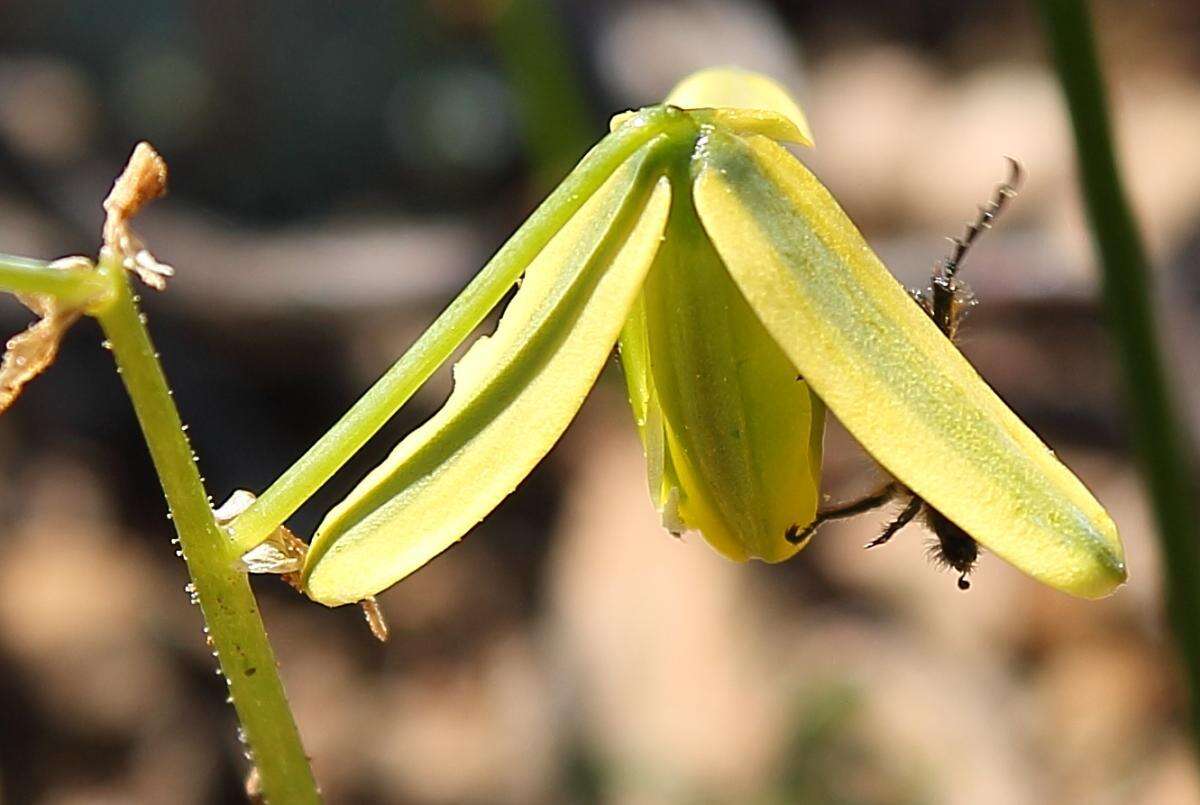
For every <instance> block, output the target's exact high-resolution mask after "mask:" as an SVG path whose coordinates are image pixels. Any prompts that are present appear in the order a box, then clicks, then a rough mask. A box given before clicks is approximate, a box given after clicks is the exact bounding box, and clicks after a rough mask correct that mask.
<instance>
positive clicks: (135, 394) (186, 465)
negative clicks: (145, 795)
mask: <svg viewBox="0 0 1200 805" xmlns="http://www.w3.org/2000/svg"><path fill="white" fill-rule="evenodd" d="M98 272H99V274H100V275H101V276H103V277H104V278H105V280H106V281H107V282H108V283H109V286H110V289H111V295H110V297H109V299H108V300H107V301H106V303H105V304H104V305H103V306H102V307H101V308H99V309H98V310H96V311H94V313H93V315H95V316H96V318H97V319H98V320H99V322H100V326H101V327H102V328H103V329H104V333H105V336H106V337H107V338H108V343H109V344H110V345H111V348H112V351H113V354H114V355H115V357H116V361H117V371H118V372H119V373H120V374H121V379H122V380H123V381H124V383H125V389H126V391H127V392H128V393H129V398H130V400H131V401H132V402H133V408H134V411H135V412H136V413H137V418H138V422H139V423H140V424H141V427H142V433H143V435H144V436H145V439H146V444H147V446H148V447H149V448H150V456H151V458H152V459H153V460H154V467H155V469H156V470H157V472H158V477H159V479H160V481H161V482H162V487H163V492H165V493H166V498H167V504H168V506H169V508H170V511H171V517H172V518H173V519H174V521H175V530H176V531H177V532H178V534H179V544H180V547H181V548H182V550H183V555H184V559H185V561H186V562H187V567H188V572H189V573H190V574H191V578H192V582H191V585H190V586H189V589H190V590H191V591H192V594H193V600H194V601H196V602H198V603H199V604H200V609H201V612H202V613H203V614H204V620H205V623H206V624H207V630H208V637H209V640H210V642H211V644H212V647H213V649H214V652H215V653H216V655H217V660H218V662H219V663H220V667H221V672H222V673H223V674H224V675H225V679H226V681H227V683H228V684H229V690H230V694H231V696H232V699H233V706H234V708H235V709H236V710H237V714H238V718H239V719H240V720H241V724H242V738H243V741H244V742H245V744H246V747H247V749H249V751H250V752H251V757H252V760H253V762H254V764H255V766H256V767H257V769H258V774H259V779H260V781H261V784H262V790H263V793H264V795H265V796H266V798H267V800H268V801H269V802H276V803H288V805H291V803H312V802H319V801H320V796H319V794H318V792H317V787H316V782H315V781H314V779H313V775H312V771H311V770H310V768H309V765H308V758H307V757H306V756H305V754H304V748H303V746H302V745H301V743H300V735H299V733H298V732H297V730H296V724H295V721H294V720H293V718H292V713H291V710H289V709H288V704H287V699H286V698H285V696H284V692H283V684H282V682H281V681H280V679H279V673H278V670H277V668H276V665H275V656H274V654H273V653H272V651H271V645H270V643H268V642H267V635H266V632H265V631H264V629H263V624H262V619H261V618H260V616H259V613H258V606H257V604H256V603H255V600H254V594H253V593H252V592H251V590H250V584H249V581H248V580H247V578H246V574H245V573H244V572H243V571H242V570H241V569H240V568H239V566H238V562H237V560H238V554H237V553H236V552H235V551H233V550H232V547H231V546H230V544H229V541H228V539H227V538H226V536H225V534H224V533H223V532H222V531H221V529H220V527H219V526H218V525H217V523H216V520H215V519H214V518H213V513H212V509H211V507H210V505H209V500H208V496H207V494H206V493H205V491H204V484H203V482H202V480H201V478H200V473H199V471H198V469H197V467H196V462H195V459H194V457H193V454H192V449H191V446H190V445H189V443H188V440H187V436H186V435H185V434H184V432H183V426H182V423H181V422H180V419H179V413H178V411H177V410H176V408H175V403H174V401H173V400H172V399H171V392H170V391H169V390H168V388H167V380H166V377H165V376H164V375H163V372H162V367H161V366H160V364H159V362H158V358H157V353H156V352H155V351H154V345H153V344H152V343H151V341H150V336H149V334H148V333H147V332H146V327H145V325H144V324H143V321H142V317H141V314H140V313H139V312H138V308H137V304H136V301H135V299H134V298H133V297H132V295H131V292H130V288H129V282H128V280H127V279H126V277H125V271H124V269H123V268H121V267H120V265H118V264H117V263H116V261H115V260H113V259H112V258H111V257H108V256H106V257H105V258H104V259H103V260H102V261H101V264H100V266H99V269H98ZM182 728H183V727H182V726H181V729H182Z"/></svg>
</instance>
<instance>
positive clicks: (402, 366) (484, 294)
mask: <svg viewBox="0 0 1200 805" xmlns="http://www.w3.org/2000/svg"><path fill="white" fill-rule="evenodd" d="M672 120H682V115H680V114H679V112H678V110H672V109H670V108H668V107H656V108H653V109H647V110H645V111H644V112H643V114H642V115H641V121H640V123H638V124H637V125H634V124H627V125H625V126H623V127H622V128H621V129H619V130H618V131H616V132H614V133H613V134H610V135H609V136H608V137H606V138H605V139H604V140H602V141H601V142H600V144H599V145H597V146H596V147H595V148H593V149H592V150H591V151H590V152H589V153H588V155H587V156H585V157H584V158H583V160H582V161H581V162H580V163H579V165H578V166H577V167H576V168H575V170H574V171H572V172H571V174H570V175H569V176H568V177H567V178H566V179H565V180H563V182H562V184H560V185H559V186H558V188H557V189H556V190H555V191H554V192H553V193H551V194H550V196H549V197H548V198H547V199H546V200H545V201H544V202H542V204H541V206H539V207H538V209H537V210H536V211H535V212H534V213H533V215H531V216H530V217H529V219H528V220H527V221H526V222H525V223H524V224H523V225H522V226H521V228H520V229H518V230H517V232H516V234H514V235H513V236H512V238H511V239H509V241H508V242H507V243H505V244H504V246H503V247H502V248H501V249H500V251H499V252H497V253H496V255H495V256H494V257H493V258H492V259H491V260H490V261H489V262H488V264H487V265H486V266H484V267H483V269H482V270H481V271H480V272H479V273H478V274H477V275H476V276H475V278H474V279H473V280H471V282H470V284H469V285H467V287H466V288H465V289H464V290H463V292H462V293H461V294H460V295H459V296H458V298H456V299H455V300H454V301H453V302H451V303H450V306H449V307H447V308H446V309H445V310H444V311H443V312H442V314H441V315H440V316H438V318H437V319H436V320H435V321H434V322H433V324H431V325H430V326H429V329H427V330H426V331H425V332H424V333H423V334H422V335H421V337H420V338H419V339H417V341H416V343H414V344H413V345H412V346H411V347H410V348H409V349H408V351H407V352H405V353H404V355H403V356H402V357H401V358H400V360H398V361H397V362H396V363H395V364H394V365H393V366H392V368H391V369H389V370H388V371H387V373H386V374H384V375H383V377H381V378H380V379H379V380H378V381H376V383H375V385H374V386H372V387H371V388H370V389H369V390H368V391H367V392H366V393H365V394H364V395H363V396H362V397H360V398H359V400H358V402H356V403H355V404H354V406H353V407H351V408H350V410H349V411H347V412H346V413H345V414H344V415H343V416H342V418H341V419H340V420H338V422H337V423H336V424H335V425H334V426H333V427H332V428H330V430H329V432H328V433H326V434H325V435H324V436H322V437H321V438H320V439H319V440H318V441H317V442H316V444H314V445H313V446H312V447H310V448H309V450H308V452H307V453H305V454H304V455H303V456H301V457H300V459H299V460H298V461H296V463H295V464H293V465H292V466H291V467H290V468H289V469H288V470H287V471H286V472H284V473H283V475H281V476H279V478H278V480H276V481H275V483H273V484H271V486H270V487H269V488H268V489H267V490H266V491H265V492H263V494H262V495H261V496H260V497H259V498H258V500H257V501H255V503H254V504H253V505H252V506H251V507H250V508H249V509H247V510H246V511H245V512H244V513H243V514H242V515H241V516H240V517H238V518H237V519H236V520H235V521H234V522H233V524H232V525H231V526H230V527H229V531H230V537H231V539H232V540H233V543H234V544H235V545H236V546H237V550H238V551H241V552H245V551H248V550H250V549H251V548H253V547H254V546H255V545H258V544H259V543H260V542H262V541H263V540H264V539H266V538H267V537H268V536H270V534H271V533H272V532H273V531H274V530H275V529H276V528H278V527H279V526H280V525H281V524H282V523H283V522H284V521H285V520H286V519H287V518H288V517H290V516H291V515H292V514H293V513H294V512H295V511H296V510H297V509H298V508H300V506H302V505H303V504H304V502H305V501H306V500H308V499H309V498H310V497H312V495H313V493H314V492H316V491H317V490H318V489H319V488H320V487H321V486H322V485H323V484H324V483H325V482H326V481H328V480H329V479H330V478H331V477H332V476H333V474H334V473H335V472H337V471H338V470H339V469H340V468H341V467H342V465H344V464H345V463H346V462H347V461H348V460H349V459H350V457H351V456H353V455H354V454H355V453H356V452H358V450H359V449H361V448H362V446H363V445H364V444H366V442H367V440H368V439H370V438H371V437H372V436H374V435H375V433H377V432H378V431H379V429H380V428H382V427H383V426H384V425H385V424H386V423H387V421H388V420H389V419H391V418H392V416H393V415H394V414H395V413H396V411H398V410H400V406H402V405H404V403H405V402H407V401H408V399H409V397H411V396H412V395H413V393H414V392H415V391H416V390H417V389H418V388H420V387H421V384H422V383H424V382H425V381H426V380H428V379H429V376H430V375H432V374H433V373H434V372H435V371H437V369H438V367H440V366H441V365H442V364H443V363H445V362H446V360H447V359H448V358H449V357H450V355H451V353H453V352H454V350H455V349H456V348H457V347H458V346H459V345H460V344H462V342H463V341H464V340H466V338H467V336H468V335H470V334H471V331H473V330H474V329H475V328H476V327H478V326H479V324H480V322H482V321H483V319H484V318H485V317H486V316H487V314H488V313H490V312H491V310H492V309H493V308H494V307H495V306H496V305H497V304H498V303H499V302H500V300H501V298H503V296H504V294H505V293H507V291H508V289H509V288H511V287H512V286H513V284H514V283H515V282H516V281H517V280H518V278H520V276H521V273H522V272H523V271H524V270H525V267H526V266H527V265H529V263H530V261H532V260H533V258H534V257H535V256H537V253H538V252H539V251H541V249H542V247H543V246H545V245H546V244H547V243H548V242H549V241H550V239H551V238H552V237H553V236H554V235H555V233H556V232H558V230H559V229H561V228H562V226H563V224H565V223H566V222H567V220H568V219H570V217H571V216H572V215H574V214H575V212H576V211H577V210H578V209H579V208H580V207H581V206H582V205H583V203H584V202H585V201H587V200H588V198H589V197H590V196H591V195H592V193H594V192H595V191H596V190H597V189H598V188H599V187H600V186H601V185H602V184H604V182H605V181H606V180H607V179H608V177H609V176H610V175H611V174H612V172H613V171H614V170H616V168H617V167H618V166H619V165H620V164H621V163H623V162H624V161H625V160H626V159H628V158H629V157H630V155H632V154H633V153H634V152H635V151H636V150H637V149H638V148H640V147H641V146H642V145H644V144H645V143H646V142H648V141H649V140H650V138H652V137H654V136H655V135H656V134H659V133H661V132H662V131H663V130H664V128H665V127H666V126H668V125H669V124H670V122H671V121H672Z"/></svg>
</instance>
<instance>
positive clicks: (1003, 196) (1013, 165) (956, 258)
mask: <svg viewBox="0 0 1200 805" xmlns="http://www.w3.org/2000/svg"><path fill="white" fill-rule="evenodd" d="M1005 159H1007V160H1008V178H1007V179H1005V180H1004V181H1003V182H1001V183H1000V184H998V185H996V190H995V192H993V193H992V197H991V198H990V199H988V202H987V203H986V204H984V205H983V206H981V207H980V208H979V215H978V216H977V217H976V218H975V220H974V221H972V222H971V223H969V224H967V228H966V231H965V232H963V235H962V237H959V238H951V239H950V241H951V242H952V243H953V244H954V251H953V252H951V254H950V256H949V257H948V258H946V260H945V261H944V262H943V263H942V272H941V273H942V276H944V277H946V278H947V279H953V278H954V275H955V274H957V273H958V269H959V267H960V266H961V265H962V261H963V259H964V258H965V257H966V256H967V252H968V251H970V250H971V246H972V244H974V243H975V239H976V238H978V237H979V233H980V232H982V231H983V230H985V229H991V228H992V222H994V221H995V220H996V217H997V216H999V215H1000V211H1001V210H1003V209H1004V206H1005V205H1006V204H1007V203H1008V200H1009V199H1011V198H1012V197H1013V196H1015V195H1016V194H1017V188H1019V187H1020V186H1021V176H1022V174H1023V172H1022V170H1021V163H1019V162H1017V161H1016V160H1015V159H1013V158H1012V157H1005Z"/></svg>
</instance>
